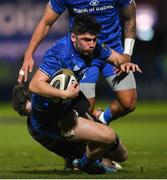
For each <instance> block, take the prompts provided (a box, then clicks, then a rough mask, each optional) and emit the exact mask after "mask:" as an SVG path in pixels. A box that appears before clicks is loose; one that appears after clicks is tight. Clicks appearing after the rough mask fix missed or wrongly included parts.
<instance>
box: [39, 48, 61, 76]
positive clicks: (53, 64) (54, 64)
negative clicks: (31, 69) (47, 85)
mask: <svg viewBox="0 0 167 180" xmlns="http://www.w3.org/2000/svg"><path fill="white" fill-rule="evenodd" d="M61 67H62V61H61V60H60V59H59V58H58V57H57V56H56V55H53V52H52V51H51V50H50V51H48V52H47V53H46V54H45V56H44V58H43V61H42V63H41V64H40V65H39V68H38V69H39V70H40V71H42V72H43V73H45V74H46V75H47V76H49V77H50V78H51V77H52V76H53V75H54V74H55V72H57V71H58V70H60V69H61Z"/></svg>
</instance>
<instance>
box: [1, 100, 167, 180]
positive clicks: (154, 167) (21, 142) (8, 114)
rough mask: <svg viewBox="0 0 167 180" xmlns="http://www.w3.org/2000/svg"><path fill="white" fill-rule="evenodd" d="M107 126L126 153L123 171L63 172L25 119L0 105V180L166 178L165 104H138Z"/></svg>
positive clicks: (60, 164) (166, 104) (166, 124)
mask: <svg viewBox="0 0 167 180" xmlns="http://www.w3.org/2000/svg"><path fill="white" fill-rule="evenodd" d="M99 106H105V104H104V103H99ZM111 126H112V127H113V128H114V129H115V131H116V132H117V133H118V134H119V135H120V137H121V139H122V140H123V142H124V143H125V144H126V146H127V148H128V150H129V159H128V161H127V162H125V163H123V164H122V166H123V170H122V171H119V172H116V173H114V174H107V175H87V174H85V173H80V172H65V171H63V166H64V163H63V160H62V159H61V158H60V157H58V156H57V155H55V154H53V153H51V152H49V151H47V150H46V149H44V148H43V147H42V146H41V145H39V144H38V143H37V142H35V141H34V140H33V139H32V138H31V137H30V135H29V134H28V132H27V129H26V120H25V118H21V117H19V116H18V115H17V114H16V113H15V112H13V111H12V109H11V107H10V106H2V105H0V178H8V179H11V178H16V179H21V178H24V179H26V178H29V179H32V178H42V179H45V178H47V179H50V178H52V179H56V178H59V179H62V178H68V179H73V178H74V179H77V178H82V179H84V178H89V179H91V178H92V179H97V178H98V179H104V178H106V179H117V178H126V179H128V178H133V179H134V178H138V179H140V178H145V179H147V178H152V179H154V178H162V179H163V178H167V103H154V102H152V103H139V105H138V107H137V109H136V111H135V112H133V113H132V114H130V115H128V116H126V117H124V118H121V119H119V120H117V121H115V122H113V123H112V124H111Z"/></svg>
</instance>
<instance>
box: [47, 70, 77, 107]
mask: <svg viewBox="0 0 167 180" xmlns="http://www.w3.org/2000/svg"><path fill="white" fill-rule="evenodd" d="M75 82H77V80H76V78H75V75H74V73H73V71H71V70H69V69H60V70H59V71H57V72H56V73H55V75H54V76H53V77H52V79H51V81H50V85H51V86H53V87H55V88H57V89H60V90H66V89H67V87H68V86H70V85H71V84H73V83H75ZM51 100H52V102H54V103H58V104H60V103H61V104H66V103H69V102H70V101H71V100H70V99H61V98H59V97H57V98H52V99H51Z"/></svg>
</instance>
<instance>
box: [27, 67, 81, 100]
mask: <svg viewBox="0 0 167 180" xmlns="http://www.w3.org/2000/svg"><path fill="white" fill-rule="evenodd" d="M49 81H50V78H49V77H48V76H47V75H46V74H45V73H43V72H42V71H40V70H39V69H38V70H37V71H36V73H35V74H34V76H33V78H32V80H31V81H30V84H29V90H30V91H31V92H33V93H36V94H38V95H40V96H44V97H48V98H55V97H60V98H62V99H67V98H74V97H77V96H78V93H79V85H78V84H77V83H73V84H72V85H70V86H69V87H68V88H67V89H66V90H60V89H57V88H54V87H52V86H51V85H50V84H49V83H48V82H49Z"/></svg>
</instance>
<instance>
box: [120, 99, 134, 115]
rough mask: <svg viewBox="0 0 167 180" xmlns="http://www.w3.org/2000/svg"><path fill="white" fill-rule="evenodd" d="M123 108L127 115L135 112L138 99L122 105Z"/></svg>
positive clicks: (128, 100) (127, 101)
mask: <svg viewBox="0 0 167 180" xmlns="http://www.w3.org/2000/svg"><path fill="white" fill-rule="evenodd" d="M122 107H123V109H124V111H125V112H126V113H129V112H132V111H134V110H135V109H136V99H127V100H126V101H124V102H123V103H122Z"/></svg>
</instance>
